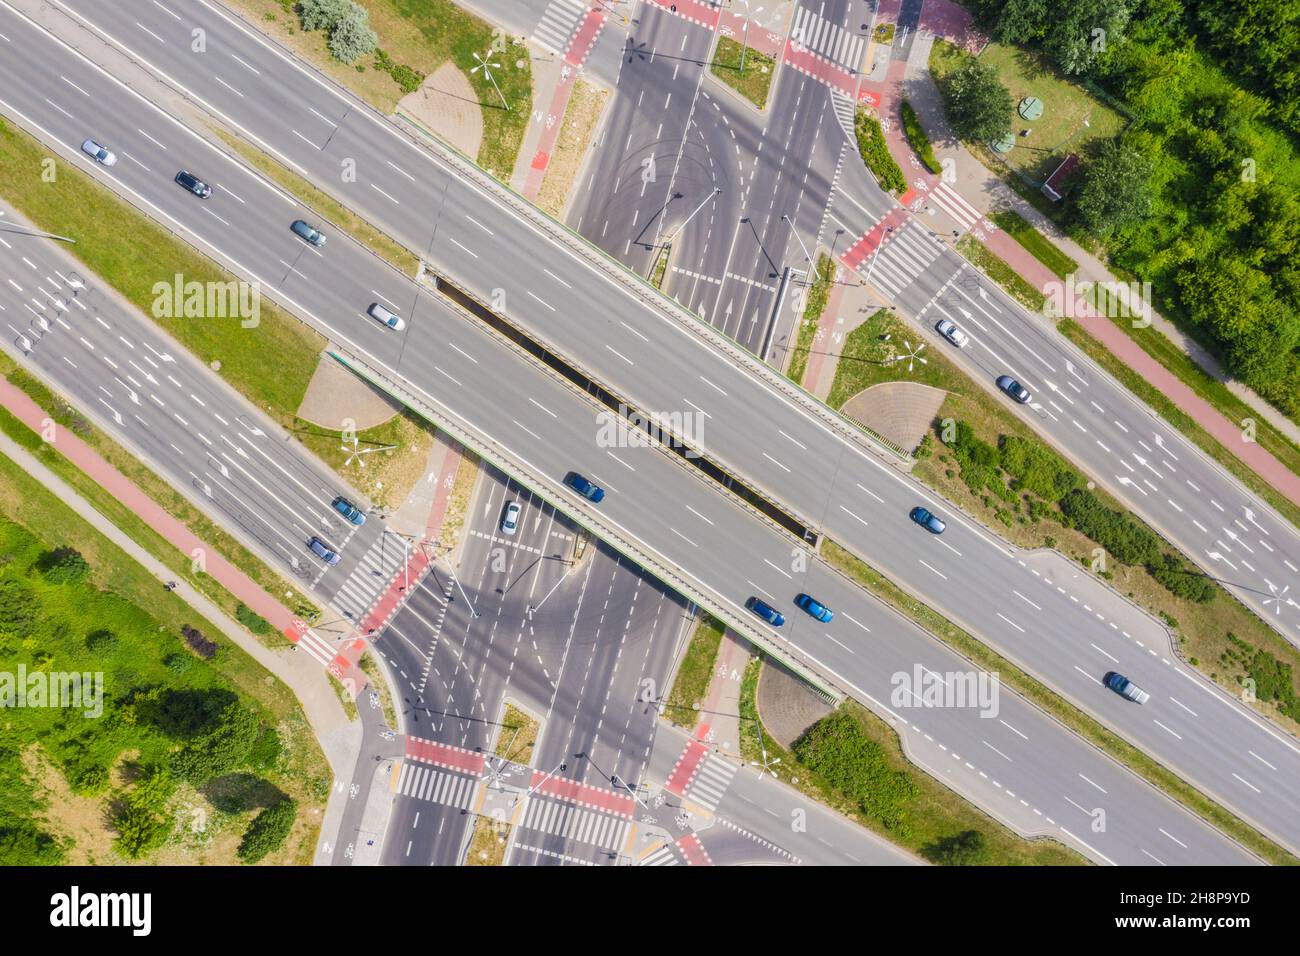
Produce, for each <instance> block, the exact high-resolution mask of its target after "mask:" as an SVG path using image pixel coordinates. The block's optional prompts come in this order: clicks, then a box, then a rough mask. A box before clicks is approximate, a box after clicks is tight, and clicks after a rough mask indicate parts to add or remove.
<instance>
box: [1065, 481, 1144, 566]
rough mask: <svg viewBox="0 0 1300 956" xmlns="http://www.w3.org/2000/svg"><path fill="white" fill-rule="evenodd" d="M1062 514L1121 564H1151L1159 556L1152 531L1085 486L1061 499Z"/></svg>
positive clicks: (1073, 490)
mask: <svg viewBox="0 0 1300 956" xmlns="http://www.w3.org/2000/svg"><path fill="white" fill-rule="evenodd" d="M1060 504H1061V513H1062V514H1063V515H1065V517H1066V519H1067V520H1068V521H1069V523H1070V525H1071V526H1072V527H1074V528H1077V529H1078V530H1079V531H1081V532H1083V533H1084V534H1085V535H1087V536H1088V537H1089V538H1091V539H1092V540H1093V541H1096V542H1097V543H1098V544H1099V545H1101V546H1102V547H1103V548H1105V549H1106V550H1107V551H1108V552H1110V554H1111V555H1112V556H1113V557H1114V558H1115V560H1117V561H1119V562H1120V563H1121V564H1128V565H1148V564H1154V563H1155V562H1156V561H1157V560H1159V559H1160V556H1161V553H1160V544H1159V541H1158V540H1157V538H1156V536H1155V535H1154V534H1152V533H1151V531H1150V530H1148V529H1147V528H1145V527H1143V526H1142V525H1139V524H1137V523H1136V522H1134V521H1133V520H1132V519H1130V518H1129V517H1128V516H1127V515H1125V514H1124V513H1122V512H1119V511H1112V510H1111V509H1110V508H1107V507H1106V506H1105V505H1104V504H1102V502H1101V499H1099V498H1098V497H1097V496H1096V495H1094V494H1093V493H1092V492H1091V491H1088V490H1087V489H1086V488H1074V489H1072V490H1071V491H1069V492H1067V493H1066V495H1065V496H1064V497H1063V498H1062V499H1061V502H1060Z"/></svg>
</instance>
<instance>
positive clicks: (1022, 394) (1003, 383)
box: [998, 375, 1033, 405]
mask: <svg viewBox="0 0 1300 956" xmlns="http://www.w3.org/2000/svg"><path fill="white" fill-rule="evenodd" d="M998 388H1000V389H1002V391H1004V392H1006V393H1007V394H1008V395H1010V396H1011V397H1012V398H1014V399H1015V400H1016V401H1018V402H1019V403H1020V404H1021V405H1024V404H1025V403H1026V402H1028V401H1029V399H1030V398H1032V397H1033V396H1031V395H1030V394H1029V389H1027V388H1025V387H1024V386H1023V385H1021V384H1020V383H1019V382H1017V381H1016V380H1015V379H1014V378H1012V377H1011V376H1010V375H999V376H998Z"/></svg>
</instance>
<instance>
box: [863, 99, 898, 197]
mask: <svg viewBox="0 0 1300 956" xmlns="http://www.w3.org/2000/svg"><path fill="white" fill-rule="evenodd" d="M853 132H854V134H855V137H856V139H857V141H858V152H859V153H860V154H861V155H862V161H863V162H864V163H866V164H867V168H868V169H870V170H871V174H872V175H873V176H875V177H876V180H877V181H878V182H879V183H880V188H881V189H886V190H888V191H889V192H892V193H901V192H903V191H904V190H906V189H907V180H906V179H904V178H903V171H902V170H901V169H899V168H898V163H896V162H894V157H893V156H891V155H889V146H888V144H887V143H886V142H885V133H884V131H883V130H882V129H881V128H880V121H879V120H877V119H876V118H875V117H874V116H872V115H871V113H869V112H868V111H867V110H865V109H859V110H858V112H857V115H856V116H855V117H854V120H853Z"/></svg>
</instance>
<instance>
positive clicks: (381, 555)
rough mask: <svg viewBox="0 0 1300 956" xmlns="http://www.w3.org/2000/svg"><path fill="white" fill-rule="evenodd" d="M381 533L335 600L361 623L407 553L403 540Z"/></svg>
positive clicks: (336, 604) (351, 618)
mask: <svg viewBox="0 0 1300 956" xmlns="http://www.w3.org/2000/svg"><path fill="white" fill-rule="evenodd" d="M386 537H388V536H387V535H380V536H379V537H378V538H377V539H376V540H375V542H374V544H372V545H371V546H370V547H369V548H368V549H366V553H365V554H363V555H362V556H361V560H360V561H358V562H357V566H356V567H355V568H353V569H352V573H351V574H349V575H348V579H347V580H346V581H344V582H343V586H342V587H341V588H339V589H338V591H337V592H335V594H334V597H333V600H332V603H333V604H334V606H335V607H337V608H338V609H339V610H340V611H342V612H343V614H344V616H345V617H347V618H348V619H349V620H351V621H352V622H353V623H358V624H359V623H360V622H361V619H362V618H364V617H365V616H366V612H367V611H369V610H370V607H371V605H373V604H374V603H375V601H376V600H377V599H378V598H379V595H380V593H381V592H382V591H383V590H384V586H385V585H386V584H388V582H389V581H390V580H391V579H392V577H393V575H394V574H396V573H397V572H398V571H399V570H400V569H401V567H402V562H403V561H404V560H405V557H406V556H405V555H404V554H403V553H402V546H401V544H400V543H394V542H393V541H391V540H389V541H385V540H384V539H385V538H386Z"/></svg>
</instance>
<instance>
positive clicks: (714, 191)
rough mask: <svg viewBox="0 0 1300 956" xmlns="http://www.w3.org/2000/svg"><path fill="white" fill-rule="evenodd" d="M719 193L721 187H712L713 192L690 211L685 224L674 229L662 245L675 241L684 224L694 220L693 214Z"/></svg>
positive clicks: (684, 225) (684, 226)
mask: <svg viewBox="0 0 1300 956" xmlns="http://www.w3.org/2000/svg"><path fill="white" fill-rule="evenodd" d="M720 192H722V187H721V186H715V187H713V192H711V193H709V194H708V195H707V196H705V197H704V200H703V202H701V203H700V204H699V205H698V206H696V207H695V208H694V209H692V210H691V214H690V215H689V216H687V217H686V222H683V223H682V224H681V225H680V226H678V227H677V228H676V229H674V230H673V231H672V235H670V236H669V237H668V238H667V239H665V240H663V244H665V245H666V244H667V243H670V242H672V241H673V240H674V239H676V238H677V234H678V233H679V232H681V231H682V230H683V229H685V228H686V223H688V222H690V221H691V220H692V219H694V218H695V214H696V213H697V212H699V211H700V210H701V209H703V208H704V207H705V206H706V205H707V204H708V202H709V200H710V199H712V198H713V197H714V196H716V195H717V194H718V193H720Z"/></svg>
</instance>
